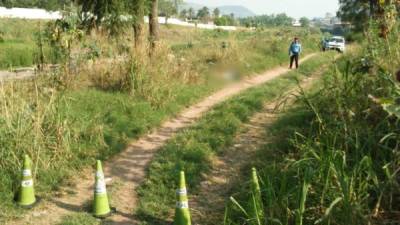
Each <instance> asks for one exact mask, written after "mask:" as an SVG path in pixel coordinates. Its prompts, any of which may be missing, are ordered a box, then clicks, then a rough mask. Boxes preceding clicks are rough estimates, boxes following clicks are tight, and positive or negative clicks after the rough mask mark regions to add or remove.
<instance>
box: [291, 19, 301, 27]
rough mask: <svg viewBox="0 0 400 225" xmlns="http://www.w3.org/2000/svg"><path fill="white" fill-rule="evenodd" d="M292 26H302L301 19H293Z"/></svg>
mask: <svg viewBox="0 0 400 225" xmlns="http://www.w3.org/2000/svg"><path fill="white" fill-rule="evenodd" d="M292 26H294V27H301V23H300V20H293V22H292Z"/></svg>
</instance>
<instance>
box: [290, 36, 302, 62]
mask: <svg viewBox="0 0 400 225" xmlns="http://www.w3.org/2000/svg"><path fill="white" fill-rule="evenodd" d="M301 50H302V49H301V44H300V41H299V39H298V38H297V37H295V38H294V41H293V42H292V44H290V47H289V56H290V67H289V68H290V69H292V67H293V62H296V69H297V68H299V55H300V53H301Z"/></svg>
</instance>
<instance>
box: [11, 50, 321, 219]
mask: <svg viewBox="0 0 400 225" xmlns="http://www.w3.org/2000/svg"><path fill="white" fill-rule="evenodd" d="M315 55H316V54H311V55H308V56H306V57H304V58H303V61H305V60H307V59H310V58H311V57H313V56H315ZM288 71H289V69H287V68H284V67H278V68H275V69H272V70H270V71H267V72H265V73H263V74H260V75H257V76H253V77H251V78H247V79H244V80H242V81H240V82H238V83H235V84H232V85H229V86H228V87H225V88H223V89H222V90H220V91H218V92H216V93H214V94H213V95H211V96H210V97H208V98H206V99H204V100H203V101H201V102H199V103H198V104H195V105H193V106H191V107H189V108H187V109H186V110H184V111H183V112H182V113H181V114H179V115H178V116H177V117H176V118H173V119H170V120H168V121H166V122H165V123H164V124H162V126H161V127H160V128H158V129H156V130H154V131H153V132H152V133H150V134H148V135H145V136H144V137H142V138H140V139H139V140H136V141H134V142H133V143H131V144H130V145H129V146H128V147H127V149H126V150H125V151H123V152H122V153H120V154H118V155H116V156H115V157H113V158H111V159H110V160H108V161H107V162H106V163H105V165H104V172H105V175H106V177H110V178H112V180H111V181H110V182H109V183H108V186H107V188H108V191H109V192H110V193H111V195H112V196H113V198H112V205H115V206H118V208H117V210H118V213H116V214H114V215H113V216H111V217H110V218H108V219H107V220H106V221H104V224H117V225H123V224H138V222H137V221H135V218H134V217H133V212H134V209H135V206H136V204H137V195H136V192H135V190H136V188H137V187H138V185H140V183H141V182H142V181H143V180H144V178H145V176H146V172H145V170H146V168H147V166H148V165H149V163H150V162H151V160H152V158H153V156H154V154H155V153H156V152H157V150H158V149H160V147H161V146H163V145H164V144H165V142H166V141H167V140H169V139H170V138H172V137H173V136H174V135H175V134H176V133H177V132H178V131H179V130H181V129H182V128H185V127H188V126H190V125H192V124H193V123H194V122H195V121H196V120H197V119H199V118H200V117H201V116H202V115H203V114H204V113H205V112H207V111H208V110H209V109H210V108H212V107H213V106H215V105H216V104H218V103H221V102H223V101H224V100H226V99H228V98H230V97H232V96H233V95H236V94H238V93H240V92H241V91H243V90H246V89H248V88H251V87H254V86H257V85H260V84H263V83H265V82H267V81H269V80H272V79H274V78H276V77H278V76H280V75H282V74H285V73H287V72H288ZM82 174H85V176H78V178H75V180H72V181H71V182H70V183H71V185H70V186H69V187H65V188H62V189H61V190H60V191H59V194H58V195H57V196H56V197H53V198H51V199H43V201H42V202H41V203H40V204H39V205H38V206H37V207H35V208H34V209H33V210H32V211H30V212H29V213H27V214H26V215H24V217H23V218H21V219H19V220H17V221H13V222H9V223H8V224H10V225H14V224H23V225H28V224H32V225H42V224H43V225H47V224H57V223H58V222H59V221H60V220H61V218H62V217H63V216H65V215H68V214H71V213H72V212H85V211H86V212H87V211H88V210H89V206H90V201H91V199H92V195H93V183H94V179H93V171H92V170H91V169H87V170H86V171H83V173H82Z"/></svg>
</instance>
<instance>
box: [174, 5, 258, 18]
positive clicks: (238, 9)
mask: <svg viewBox="0 0 400 225" xmlns="http://www.w3.org/2000/svg"><path fill="white" fill-rule="evenodd" d="M204 6H207V5H200V4H196V3H191V2H185V3H183V4H182V5H181V6H180V7H179V10H183V9H186V10H187V9H190V8H193V9H194V10H195V11H197V10H199V9H201V8H203V7H204ZM207 7H208V8H209V9H210V12H212V11H213V10H214V9H215V8H218V9H219V10H220V11H221V14H222V15H230V14H231V13H233V14H235V17H239V18H244V17H250V16H255V15H256V14H255V13H254V12H252V11H251V10H250V9H248V8H246V7H244V6H241V5H221V6H217V7H215V6H207Z"/></svg>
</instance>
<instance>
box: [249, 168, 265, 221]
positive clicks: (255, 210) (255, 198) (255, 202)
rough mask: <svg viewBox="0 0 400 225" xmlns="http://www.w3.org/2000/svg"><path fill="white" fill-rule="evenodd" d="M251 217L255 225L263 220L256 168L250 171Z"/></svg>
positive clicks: (262, 207)
mask: <svg viewBox="0 0 400 225" xmlns="http://www.w3.org/2000/svg"><path fill="white" fill-rule="evenodd" d="M250 201H251V204H250V205H251V206H252V209H251V211H250V215H251V217H252V218H253V219H254V220H255V221H256V223H255V224H261V223H262V221H263V220H264V206H263V202H262V196H261V188H260V183H259V182H258V175H257V170H256V168H254V167H253V168H252V170H251V199H250Z"/></svg>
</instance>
